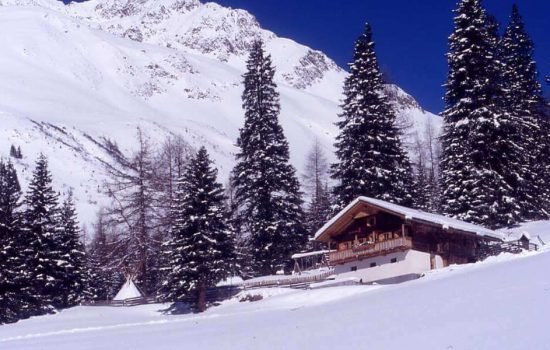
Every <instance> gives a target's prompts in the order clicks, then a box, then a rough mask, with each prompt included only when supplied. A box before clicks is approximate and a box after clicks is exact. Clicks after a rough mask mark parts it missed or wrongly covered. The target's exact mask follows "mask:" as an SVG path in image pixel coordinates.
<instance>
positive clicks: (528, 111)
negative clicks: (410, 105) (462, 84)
mask: <svg viewBox="0 0 550 350" xmlns="http://www.w3.org/2000/svg"><path fill="white" fill-rule="evenodd" d="M533 51H534V50H533V42H532V40H531V38H530V37H529V35H528V34H527V32H526V30H525V25H524V23H523V19H522V17H521V15H520V13H519V10H518V7H517V5H514V6H513V8H512V15H511V17H510V23H509V24H508V27H507V28H506V31H505V32H504V36H503V38H502V40H501V41H500V44H499V51H498V57H499V59H500V60H501V61H502V63H503V87H504V89H503V92H504V99H503V106H504V107H505V108H506V110H507V112H508V113H510V114H511V115H512V117H513V120H514V123H515V125H516V128H515V133H513V134H511V135H510V139H511V140H512V142H514V144H516V145H518V149H517V151H518V154H517V155H516V158H517V160H518V161H517V169H515V170H516V171H515V172H514V173H513V174H512V175H513V176H512V177H511V178H510V179H509V182H510V183H511V185H512V187H513V188H514V190H515V197H517V198H518V200H519V201H520V205H521V210H522V212H521V217H522V218H523V219H536V218H542V217H544V216H545V215H543V213H541V205H540V203H541V201H543V199H544V196H545V195H547V193H545V191H544V188H545V187H546V186H545V185H544V183H543V182H541V179H542V178H543V177H544V172H545V169H544V166H543V165H542V163H543V162H541V161H540V159H541V158H542V159H544V158H545V157H544V154H541V151H542V150H541V146H543V145H544V143H543V142H541V141H542V140H544V138H545V136H546V135H544V134H542V130H541V129H540V124H541V120H540V119H539V117H540V116H539V113H540V105H541V103H542V88H541V85H540V83H539V82H538V80H537V79H538V73H537V67H536V63H535V61H534V59H533Z"/></svg>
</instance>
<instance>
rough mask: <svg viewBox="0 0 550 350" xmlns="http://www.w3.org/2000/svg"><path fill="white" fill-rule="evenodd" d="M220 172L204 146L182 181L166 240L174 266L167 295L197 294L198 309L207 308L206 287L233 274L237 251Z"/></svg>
mask: <svg viewBox="0 0 550 350" xmlns="http://www.w3.org/2000/svg"><path fill="white" fill-rule="evenodd" d="M216 176H217V170H216V169H214V168H213V167H212V161H211V160H210V159H209V157H208V153H207V152H206V149H205V148H204V147H203V148H201V149H200V150H199V152H198V153H197V155H196V157H194V159H192V160H191V162H190V163H189V166H188V169H187V171H186V172H185V173H184V175H183V176H182V177H181V179H180V181H179V183H178V185H177V186H178V188H177V193H176V198H175V203H176V204H175V207H174V216H175V220H176V221H175V225H174V227H173V228H172V238H171V240H170V241H169V243H168V244H167V246H168V250H167V252H168V266H169V268H170V272H169V274H168V277H167V279H166V281H165V283H164V291H165V292H164V295H165V298H166V299H167V300H170V301H180V300H182V299H184V298H185V297H188V296H190V295H193V294H195V296H196V301H197V310H198V311H199V312H202V311H204V310H205V309H206V290H207V288H209V287H213V286H215V285H216V283H217V282H219V281H220V280H222V279H224V278H226V277H227V276H228V274H229V271H230V269H229V266H228V262H229V261H231V260H232V255H233V244H232V234H231V232H230V231H229V228H228V225H227V218H228V216H227V211H226V209H225V203H224V200H225V198H224V194H223V193H224V190H223V187H222V186H221V185H220V184H219V183H217V182H216Z"/></svg>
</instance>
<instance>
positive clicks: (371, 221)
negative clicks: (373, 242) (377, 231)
mask: <svg viewBox="0 0 550 350" xmlns="http://www.w3.org/2000/svg"><path fill="white" fill-rule="evenodd" d="M374 226H376V216H369V217H368V218H367V227H374Z"/></svg>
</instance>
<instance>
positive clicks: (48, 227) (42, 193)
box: [22, 154, 65, 314]
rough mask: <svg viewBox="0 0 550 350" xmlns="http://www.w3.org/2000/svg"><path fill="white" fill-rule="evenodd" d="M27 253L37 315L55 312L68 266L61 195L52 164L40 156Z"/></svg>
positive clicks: (29, 200) (29, 199)
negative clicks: (63, 245) (62, 243)
mask: <svg viewBox="0 0 550 350" xmlns="http://www.w3.org/2000/svg"><path fill="white" fill-rule="evenodd" d="M23 215H24V225H25V231H24V236H25V237H24V239H25V242H24V243H25V244H24V249H23V251H22V253H23V255H24V256H25V257H26V258H27V261H26V262H25V263H26V266H27V271H28V276H27V278H28V280H29V281H30V283H31V288H32V297H33V298H34V300H35V301H36V304H35V305H34V306H35V312H36V313H38V314H40V313H45V312H49V311H51V310H52V307H53V305H54V303H55V301H56V298H57V296H58V290H59V288H60V284H61V281H62V278H63V268H62V267H60V266H61V265H64V264H65V261H64V259H63V258H62V257H61V254H60V249H59V245H58V239H57V238H58V237H57V236H58V234H59V232H60V229H61V228H60V210H59V204H58V195H57V193H56V192H55V191H54V190H53V188H52V176H51V173H50V171H49V170H48V161H47V159H46V157H45V156H44V155H42V154H41V155H40V156H39V158H38V160H37V161H36V168H35V170H34V173H33V178H32V180H31V182H30V185H29V189H28V191H27V194H26V196H25V211H24V214H23Z"/></svg>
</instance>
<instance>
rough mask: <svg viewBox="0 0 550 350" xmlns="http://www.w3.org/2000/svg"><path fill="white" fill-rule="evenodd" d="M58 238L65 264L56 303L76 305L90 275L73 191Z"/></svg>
mask: <svg viewBox="0 0 550 350" xmlns="http://www.w3.org/2000/svg"><path fill="white" fill-rule="evenodd" d="M56 240H57V246H58V248H57V249H58V250H59V255H60V257H61V259H62V261H63V264H62V265H60V267H61V268H62V269H63V271H62V273H63V275H62V278H61V281H60V283H59V286H58V290H57V296H56V298H55V300H54V305H56V306H57V307H69V306H74V305H76V304H77V303H78V302H80V301H81V300H82V297H83V293H84V289H85V287H86V283H87V281H86V278H87V277H88V276H87V272H86V266H85V262H86V256H85V250H84V245H83V244H82V241H81V240H80V228H79V226H78V221H77V217H76V208H75V204H74V200H73V193H72V191H69V194H68V196H67V198H66V199H65V201H64V202H63V205H62V207H61V215H60V231H59V233H58V234H57V239H56Z"/></svg>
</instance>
